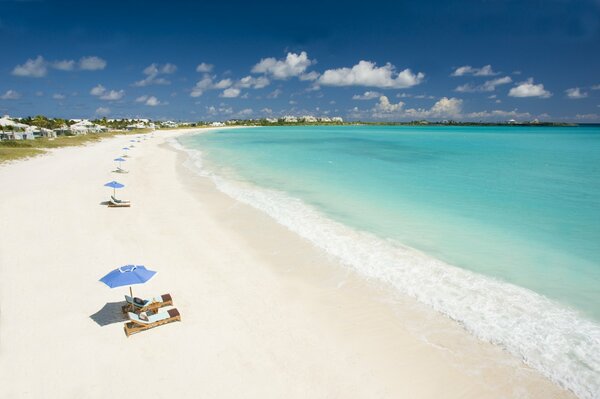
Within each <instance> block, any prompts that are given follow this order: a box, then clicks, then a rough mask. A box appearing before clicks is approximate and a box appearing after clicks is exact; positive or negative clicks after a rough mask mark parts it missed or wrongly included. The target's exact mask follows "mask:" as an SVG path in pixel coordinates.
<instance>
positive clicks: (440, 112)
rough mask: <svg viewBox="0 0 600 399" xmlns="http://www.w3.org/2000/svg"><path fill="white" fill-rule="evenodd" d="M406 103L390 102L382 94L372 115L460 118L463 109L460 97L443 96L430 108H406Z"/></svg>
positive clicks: (382, 116) (379, 116)
mask: <svg viewBox="0 0 600 399" xmlns="http://www.w3.org/2000/svg"><path fill="white" fill-rule="evenodd" d="M404 105H405V104H404V103H403V102H402V101H401V102H399V103H397V104H393V103H390V101H389V99H388V98H387V97H386V96H381V97H380V98H379V102H378V103H377V105H376V106H375V108H373V110H372V111H373V114H372V116H373V117H374V118H390V117H396V118H446V117H452V118H460V117H461V111H462V100H461V99H459V98H447V97H442V98H441V99H439V100H438V101H437V102H436V103H434V104H433V106H432V107H431V108H429V109H424V108H417V109H415V108H409V109H406V108H404Z"/></svg>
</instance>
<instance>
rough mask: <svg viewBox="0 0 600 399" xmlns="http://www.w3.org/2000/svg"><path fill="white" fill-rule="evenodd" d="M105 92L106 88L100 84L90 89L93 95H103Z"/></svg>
mask: <svg viewBox="0 0 600 399" xmlns="http://www.w3.org/2000/svg"><path fill="white" fill-rule="evenodd" d="M104 92H106V88H105V87H104V86H102V85H100V84H99V85H98V86H95V87H93V88H92V90H90V94H91V95H92V96H101V95H102V94H104Z"/></svg>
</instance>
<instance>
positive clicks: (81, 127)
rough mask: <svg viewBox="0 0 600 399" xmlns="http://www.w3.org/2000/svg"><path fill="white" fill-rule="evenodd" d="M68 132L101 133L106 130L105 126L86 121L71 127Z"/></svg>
mask: <svg viewBox="0 0 600 399" xmlns="http://www.w3.org/2000/svg"><path fill="white" fill-rule="evenodd" d="M70 130H71V132H72V133H74V134H87V133H101V132H106V131H107V130H108V128H107V127H105V126H100V125H96V124H95V123H92V122H90V121H89V120H87V119H84V120H82V121H79V122H77V123H74V124H72V125H71V127H70Z"/></svg>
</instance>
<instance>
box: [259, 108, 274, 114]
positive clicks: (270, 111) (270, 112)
mask: <svg viewBox="0 0 600 399" xmlns="http://www.w3.org/2000/svg"><path fill="white" fill-rule="evenodd" d="M260 112H262V113H263V114H267V115H271V114H272V113H273V110H272V109H271V108H263V109H261V110H260Z"/></svg>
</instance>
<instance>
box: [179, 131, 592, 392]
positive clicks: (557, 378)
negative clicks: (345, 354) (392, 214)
mask: <svg viewBox="0 0 600 399" xmlns="http://www.w3.org/2000/svg"><path fill="white" fill-rule="evenodd" d="M173 144H174V145H175V146H176V147H177V148H179V149H182V148H184V147H182V146H181V145H179V144H178V143H173ZM186 151H188V153H189V154H190V155H191V160H192V162H193V166H194V169H195V170H196V172H198V173H199V174H201V175H202V176H205V177H209V178H210V179H212V181H213V182H214V183H215V185H216V186H217V188H218V189H219V190H220V191H222V192H224V193H226V194H227V195H229V196H231V197H232V198H234V199H236V200H238V201H241V202H243V203H246V204H248V205H251V206H253V207H254V208H256V209H259V210H261V211H264V212H266V213H267V214H269V215H270V216H271V217H272V218H273V219H275V220H276V221H277V222H279V223H280V224H282V225H284V226H286V227H287V228H289V229H290V230H292V231H294V232H295V233H297V234H299V235H300V236H302V237H304V238H305V239H307V240H309V241H311V242H312V243H313V244H314V245H316V246H317V247H319V248H322V249H323V250H325V251H326V252H328V253H329V254H331V255H333V256H335V257H336V258H338V259H339V260H340V261H341V262H342V263H343V264H344V265H346V266H348V267H351V268H352V269H354V270H355V271H356V272H358V273H359V274H361V275H363V276H365V277H367V278H370V279H376V280H378V281H381V282H384V283H386V284H390V285H391V286H393V287H394V288H395V289H396V290H397V291H398V292H399V293H402V294H404V295H409V296H411V297H413V298H415V299H417V300H418V301H420V302H422V303H424V304H426V305H429V306H431V307H432V308H434V309H435V310H437V311H439V312H441V313H443V314H445V315H447V316H449V317H450V318H452V319H454V320H456V321H457V322H459V323H460V324H461V325H462V326H464V328H465V329H466V330H468V331H469V332H471V333H472V334H474V335H475V336H477V337H479V338H480V339H482V340H485V341H488V342H491V343H494V344H497V345H500V346H501V347H503V348H505V349H506V350H508V351H509V352H511V353H512V354H514V355H516V356H518V357H520V358H521V359H523V361H525V363H527V364H528V365H530V366H531V367H533V368H535V369H537V370H538V371H540V372H541V373H542V374H544V375H545V376H547V377H548V378H550V379H551V380H553V381H554V382H556V383H558V384H559V385H561V386H563V387H564V388H566V389H569V390H571V391H572V392H573V393H575V394H576V395H577V396H578V397H580V398H583V399H592V398H598V397H600V325H598V324H596V323H594V322H592V321H590V320H587V319H585V318H584V317H583V316H582V315H580V314H578V313H577V312H575V311H573V310H570V309H568V308H565V307H564V306H562V305H560V304H557V303H555V302H553V301H551V300H549V299H547V298H546V297H544V296H542V295H539V294H537V293H535V292H533V291H530V290H528V289H525V288H521V287H518V286H515V285H512V284H508V283H505V282H501V281H497V280H495V279H492V278H489V277H486V276H482V275H478V274H475V273H472V272H470V271H467V270H464V269H461V268H458V267H454V266H451V265H448V264H446V263H444V262H441V261H439V260H437V259H434V258H432V257H429V256H427V255H426V254H423V253H421V252H419V251H416V250H414V249H412V248H408V247H405V246H402V245H400V244H399V243H395V242H391V241H386V240H382V239H380V238H378V237H376V236H374V235H372V234H370V233H366V232H361V231H356V230H354V229H352V228H350V227H348V226H345V225H343V224H340V223H338V222H335V221H333V220H331V219H328V218H326V217H324V216H323V215H321V214H320V213H319V212H318V211H316V210H315V209H313V208H311V207H310V206H308V205H306V204H304V203H303V202H302V201H301V200H299V199H296V198H291V197H289V196H287V195H286V194H284V193H281V192H277V191H274V190H267V189H262V188H258V187H254V186H251V185H248V184H245V183H240V182H237V181H233V180H228V179H225V178H223V177H221V176H218V175H216V174H215V173H213V172H211V171H209V170H207V169H206V168H204V167H203V164H202V158H201V153H200V152H199V151H197V150H187V149H186Z"/></svg>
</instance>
